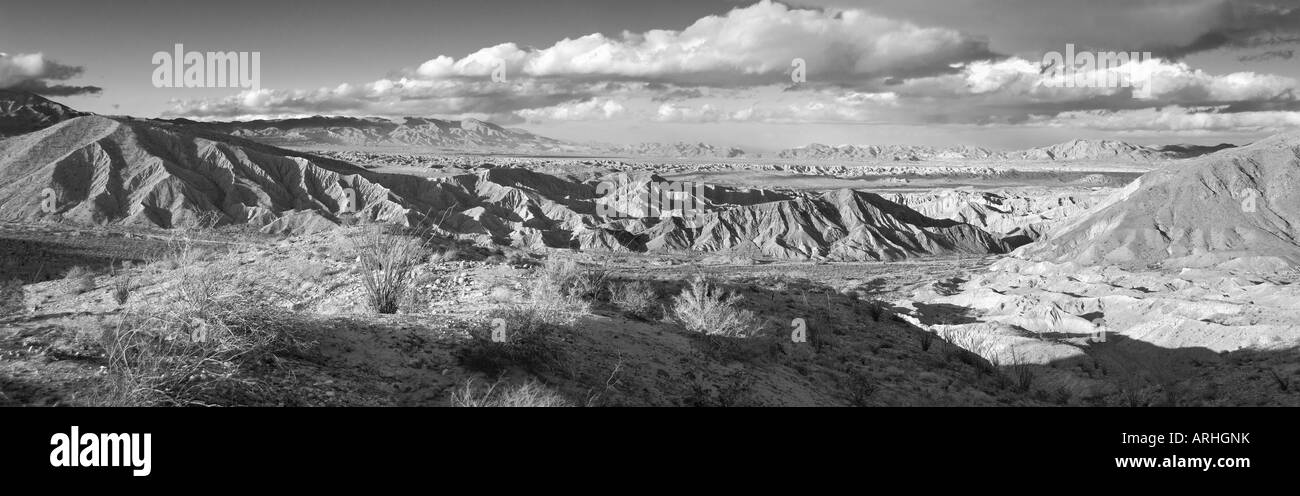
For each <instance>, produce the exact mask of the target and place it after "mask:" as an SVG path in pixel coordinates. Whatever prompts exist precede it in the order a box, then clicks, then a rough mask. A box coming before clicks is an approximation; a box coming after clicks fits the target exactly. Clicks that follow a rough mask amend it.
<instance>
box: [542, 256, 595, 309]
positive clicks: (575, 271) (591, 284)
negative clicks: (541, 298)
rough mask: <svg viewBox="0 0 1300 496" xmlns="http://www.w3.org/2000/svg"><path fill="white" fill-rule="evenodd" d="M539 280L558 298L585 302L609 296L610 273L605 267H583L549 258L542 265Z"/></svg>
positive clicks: (576, 263) (566, 260) (563, 260)
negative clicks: (554, 292)
mask: <svg viewBox="0 0 1300 496" xmlns="http://www.w3.org/2000/svg"><path fill="white" fill-rule="evenodd" d="M540 279H541V280H543V281H544V283H545V284H546V285H548V286H549V287H550V288H551V289H553V290H555V291H558V292H559V295H560V296H566V297H576V298H581V299H583V300H587V301H594V300H598V299H602V298H603V297H606V296H608V294H609V287H608V286H609V279H610V271H609V269H608V268H606V267H584V266H583V265H582V264H579V263H578V262H577V261H575V260H572V259H567V258H557V257H551V258H547V259H546V263H545V264H543V265H542V268H541V274H540Z"/></svg>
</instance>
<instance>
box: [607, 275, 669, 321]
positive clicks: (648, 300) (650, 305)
mask: <svg viewBox="0 0 1300 496" xmlns="http://www.w3.org/2000/svg"><path fill="white" fill-rule="evenodd" d="M658 301H659V294H658V293H657V292H656V291H655V288H654V286H651V285H650V283H647V282H645V281H632V282H626V283H622V284H617V285H614V286H613V289H611V290H610V298H609V302H610V303H613V304H614V306H616V307H618V309H619V310H622V311H623V312H624V313H626V314H628V315H630V316H633V317H636V318H639V319H645V320H650V319H653V318H654V311H655V308H656V305H655V304H656V303H658Z"/></svg>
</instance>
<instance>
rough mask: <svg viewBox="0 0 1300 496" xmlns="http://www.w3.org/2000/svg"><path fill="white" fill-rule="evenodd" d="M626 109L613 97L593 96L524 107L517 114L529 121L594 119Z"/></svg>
mask: <svg viewBox="0 0 1300 496" xmlns="http://www.w3.org/2000/svg"><path fill="white" fill-rule="evenodd" d="M626 111H627V109H626V108H624V107H623V104H621V103H619V102H617V101H614V100H613V99H608V98H606V99H600V98H592V99H590V100H585V101H580V102H568V103H562V104H559V105H552V106H550V107H542V108H536V109H523V110H520V111H518V112H516V114H517V115H518V116H519V117H520V118H522V119H524V120H528V121H594V120H609V119H613V118H615V117H618V116H620V115H623V114H624V113H626Z"/></svg>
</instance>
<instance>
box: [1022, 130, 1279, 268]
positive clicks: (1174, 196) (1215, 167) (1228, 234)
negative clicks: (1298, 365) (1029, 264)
mask: <svg viewBox="0 0 1300 496" xmlns="http://www.w3.org/2000/svg"><path fill="white" fill-rule="evenodd" d="M1022 255H1023V256H1026V257H1029V258H1032V259H1036V260H1047V261H1054V262H1066V261H1070V262H1076V263H1080V264H1085V265H1086V264H1097V263H1105V264H1117V265H1128V266H1147V265H1162V266H1168V267H1202V266H1212V265H1221V264H1222V265H1225V266H1234V267H1238V268H1254V269H1260V270H1265V271H1272V270H1276V269H1277V268H1280V267H1286V266H1295V265H1300V135H1297V134H1289V135H1279V136H1274V137H1272V138H1268V139H1265V140H1262V141H1260V142H1257V143H1254V144H1252V145H1250V146H1246V147H1242V148H1238V149H1234V150H1225V151H1222V152H1218V153H1215V154H1212V155H1207V156H1205V157H1202V158H1199V159H1195V160H1193V161H1190V162H1187V163H1182V164H1179V166H1178V167H1166V168H1162V169H1157V170H1155V171H1152V172H1149V173H1147V174H1145V175H1143V176H1142V177H1140V178H1139V179H1138V180H1137V181H1134V182H1133V183H1132V184H1130V185H1129V186H1127V187H1126V188H1124V189H1123V190H1121V191H1119V192H1118V193H1116V194H1115V195H1113V196H1112V197H1111V198H1109V199H1107V200H1106V201H1105V202H1103V204H1102V205H1100V206H1099V207H1098V209H1097V210H1094V211H1093V212H1091V213H1090V214H1088V215H1086V216H1081V217H1078V218H1076V219H1072V220H1070V221H1067V222H1066V223H1064V224H1063V225H1062V226H1060V227H1059V228H1058V229H1057V230H1056V231H1054V232H1052V233H1051V234H1050V235H1048V236H1047V237H1046V238H1045V239H1044V240H1043V241H1041V242H1039V243H1035V244H1033V245H1030V246H1027V247H1025V248H1024V249H1023V253H1022Z"/></svg>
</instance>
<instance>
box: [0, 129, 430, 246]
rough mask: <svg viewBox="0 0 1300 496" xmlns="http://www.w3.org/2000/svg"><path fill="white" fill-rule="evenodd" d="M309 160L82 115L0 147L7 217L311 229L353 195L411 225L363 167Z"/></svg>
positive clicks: (2, 206)
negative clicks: (44, 204) (347, 195)
mask: <svg viewBox="0 0 1300 496" xmlns="http://www.w3.org/2000/svg"><path fill="white" fill-rule="evenodd" d="M308 157H309V156H306V155H301V154H296V153H294V152H289V151H286V150H279V149H276V148H272V147H267V146H265V145H259V144H256V143H252V142H245V141H241V140H238V139H234V138H230V137H224V136H219V135H217V136H207V137H203V136H198V135H194V134H190V133H189V132H188V130H186V129H184V128H170V127H167V126H160V125H157V124H155V123H145V122H134V121H119V120H113V119H108V118H104V117H98V116H86V117H77V118H74V119H71V120H68V121H64V122H62V123H59V124H56V125H54V126H51V127H48V128H46V129H43V130H40V131H37V132H34V133H29V134H25V135H21V136H17V137H14V138H10V139H7V140H3V141H0V178H3V183H0V219H4V220H18V221H35V220H40V219H44V218H50V217H56V216H57V217H59V218H61V219H63V220H67V221H72V222H77V223H85V224H108V223H114V224H144V225H154V226H159V227H164V228H171V227H181V226H185V225H191V224H194V223H196V222H215V223H217V224H251V225H256V226H264V227H265V226H274V227H273V228H275V229H287V230H311V229H314V228H320V227H325V226H328V225H332V223H333V222H334V221H335V220H336V219H337V218H336V214H338V213H340V212H341V209H342V208H343V206H344V205H345V198H346V193H345V191H344V189H345V188H350V189H352V190H354V191H355V192H356V195H357V196H358V197H359V198H360V202H361V203H362V204H363V205H366V208H365V214H367V215H370V216H372V217H374V218H377V219H385V220H400V219H402V218H403V216H404V214H405V213H406V210H405V209H404V208H403V207H402V206H401V205H399V204H398V203H396V202H394V201H393V199H392V198H391V197H390V196H389V194H388V191H387V190H386V189H384V188H382V187H378V186H377V185H376V184H375V183H373V182H371V181H369V180H367V179H365V178H364V177H363V176H362V175H361V172H362V170H361V169H359V168H357V167H354V166H351V165H349V164H346V163H343V162H337V161H332V160H328V159H321V158H318V157H313V158H308ZM47 189H48V190H49V192H48V193H47V192H46V190H47ZM51 194H52V196H50V195H51ZM47 199H49V203H50V204H49V205H48V208H45V206H43V205H42V203H43V202H45V201H46V200H47ZM204 219H209V220H204Z"/></svg>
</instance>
